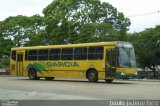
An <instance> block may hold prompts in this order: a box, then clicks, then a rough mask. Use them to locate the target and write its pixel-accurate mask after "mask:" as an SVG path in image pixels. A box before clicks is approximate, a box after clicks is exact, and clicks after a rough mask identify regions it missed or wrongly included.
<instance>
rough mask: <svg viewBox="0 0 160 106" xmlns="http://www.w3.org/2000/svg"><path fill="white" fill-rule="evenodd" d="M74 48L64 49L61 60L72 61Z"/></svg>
mask: <svg viewBox="0 0 160 106" xmlns="http://www.w3.org/2000/svg"><path fill="white" fill-rule="evenodd" d="M72 59H73V48H67V49H62V53H61V60H72Z"/></svg>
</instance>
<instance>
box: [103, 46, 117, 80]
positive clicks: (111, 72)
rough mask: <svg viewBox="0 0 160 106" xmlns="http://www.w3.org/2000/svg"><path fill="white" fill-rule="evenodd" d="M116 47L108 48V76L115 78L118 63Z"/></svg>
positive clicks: (106, 75)
mask: <svg viewBox="0 0 160 106" xmlns="http://www.w3.org/2000/svg"><path fill="white" fill-rule="evenodd" d="M116 58H117V56H116V49H107V50H106V72H105V73H106V74H105V77H106V78H114V77H115V76H116V65H117V61H116V60H117V59H116Z"/></svg>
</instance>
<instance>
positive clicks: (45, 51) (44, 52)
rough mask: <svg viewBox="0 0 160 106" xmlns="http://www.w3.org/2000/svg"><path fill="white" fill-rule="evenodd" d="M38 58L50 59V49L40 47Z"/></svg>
mask: <svg viewBox="0 0 160 106" xmlns="http://www.w3.org/2000/svg"><path fill="white" fill-rule="evenodd" d="M38 60H48V49H39V51H38Z"/></svg>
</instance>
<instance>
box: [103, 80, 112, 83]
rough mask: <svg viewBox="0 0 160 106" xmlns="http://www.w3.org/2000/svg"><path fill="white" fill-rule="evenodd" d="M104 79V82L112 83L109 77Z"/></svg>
mask: <svg viewBox="0 0 160 106" xmlns="http://www.w3.org/2000/svg"><path fill="white" fill-rule="evenodd" d="M105 81H106V83H112V81H113V80H111V79H106V80H105Z"/></svg>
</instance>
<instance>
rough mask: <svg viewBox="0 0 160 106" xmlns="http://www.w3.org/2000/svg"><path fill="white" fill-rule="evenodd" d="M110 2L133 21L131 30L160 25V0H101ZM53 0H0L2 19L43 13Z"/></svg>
mask: <svg viewBox="0 0 160 106" xmlns="http://www.w3.org/2000/svg"><path fill="white" fill-rule="evenodd" d="M101 1H102V2H108V3H109V4H111V5H112V6H114V7H115V8H117V10H118V11H119V12H123V13H124V15H125V17H128V18H129V19H130V21H131V26H130V28H129V32H131V33H132V32H140V31H143V30H145V29H146V28H154V27H155V26H156V25H160V0H101ZM51 2H52V0H0V21H3V20H5V19H6V18H7V17H9V16H17V15H25V16H32V15H35V14H40V15H43V14H42V10H43V8H45V7H46V6H47V5H48V4H50V3H51Z"/></svg>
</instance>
